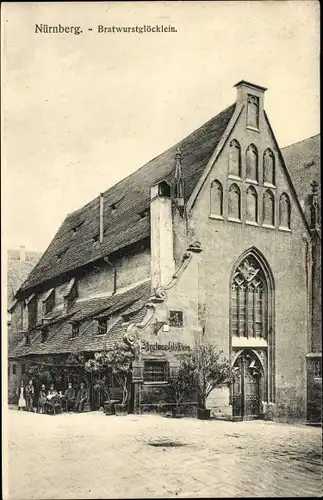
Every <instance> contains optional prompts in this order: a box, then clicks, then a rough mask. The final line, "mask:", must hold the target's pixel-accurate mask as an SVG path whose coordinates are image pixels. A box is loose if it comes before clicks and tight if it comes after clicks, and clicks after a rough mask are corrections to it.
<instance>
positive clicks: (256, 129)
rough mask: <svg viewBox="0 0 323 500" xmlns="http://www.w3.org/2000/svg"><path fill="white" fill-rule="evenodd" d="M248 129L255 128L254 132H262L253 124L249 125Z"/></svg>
mask: <svg viewBox="0 0 323 500" xmlns="http://www.w3.org/2000/svg"><path fill="white" fill-rule="evenodd" d="M247 130H253V131H254V132H260V130H259V128H256V127H252V126H251V125H247Z"/></svg>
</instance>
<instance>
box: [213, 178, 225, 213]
mask: <svg viewBox="0 0 323 500" xmlns="http://www.w3.org/2000/svg"><path fill="white" fill-rule="evenodd" d="M211 214H213V215H220V216H222V215H223V188H222V184H221V182H219V181H217V180H216V181H213V182H212V183H211Z"/></svg>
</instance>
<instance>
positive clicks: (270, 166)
mask: <svg viewBox="0 0 323 500" xmlns="http://www.w3.org/2000/svg"><path fill="white" fill-rule="evenodd" d="M263 170H264V182H269V183H270V184H272V185H273V186H274V185H275V156H274V153H273V152H272V151H271V149H266V151H265V152H264V164H263Z"/></svg>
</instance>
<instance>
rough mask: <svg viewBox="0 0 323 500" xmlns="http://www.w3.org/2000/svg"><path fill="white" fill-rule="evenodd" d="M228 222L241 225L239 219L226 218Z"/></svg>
mask: <svg viewBox="0 0 323 500" xmlns="http://www.w3.org/2000/svg"><path fill="white" fill-rule="evenodd" d="M228 221H229V222H237V223H238V224H242V221H241V219H236V218H235V217H228Z"/></svg>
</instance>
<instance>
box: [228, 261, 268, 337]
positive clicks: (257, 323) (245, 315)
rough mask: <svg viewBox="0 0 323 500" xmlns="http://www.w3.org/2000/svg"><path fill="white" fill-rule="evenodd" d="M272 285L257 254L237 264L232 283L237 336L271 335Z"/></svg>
mask: <svg viewBox="0 0 323 500" xmlns="http://www.w3.org/2000/svg"><path fill="white" fill-rule="evenodd" d="M267 317H268V287H267V282H266V278H265V275H264V273H263V271H262V269H261V267H260V265H259V263H258V262H257V261H256V259H255V258H253V256H249V257H247V258H246V259H244V260H243V262H242V263H241V264H240V265H239V266H238V267H237V269H236V270H235V273H234V275H233V279H232V284H231V333H232V335H233V336H234V337H246V338H254V337H258V338H259V337H263V338H266V337H267V321H268V319H267Z"/></svg>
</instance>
